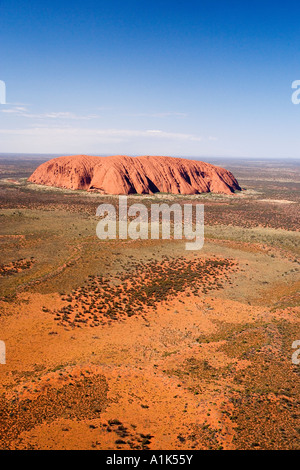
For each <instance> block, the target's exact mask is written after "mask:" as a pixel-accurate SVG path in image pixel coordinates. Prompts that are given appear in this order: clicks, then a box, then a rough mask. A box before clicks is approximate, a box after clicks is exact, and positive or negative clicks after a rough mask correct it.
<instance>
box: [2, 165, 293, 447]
mask: <svg viewBox="0 0 300 470" xmlns="http://www.w3.org/2000/svg"><path fill="white" fill-rule="evenodd" d="M41 161H42V160H38V159H33V158H30V157H29V156H23V157H22V158H21V157H19V158H18V159H16V157H12V156H1V158H0V220H1V228H0V245H1V261H0V282H1V294H0V295H1V298H0V340H3V341H5V343H6V364H5V365H4V364H3V365H2V364H0V448H2V449H298V450H299V449H300V419H299V418H300V412H299V403H300V398H299V396H300V383H299V382H300V364H299V365H297V364H293V362H292V354H293V353H294V352H295V350H294V349H293V348H292V343H293V342H294V341H296V340H300V307H299V305H300V303H299V297H300V294H299V291H300V275H299V273H300V263H299V259H300V258H299V254H300V235H299V202H300V191H299V189H300V166H299V161H298V162H297V161H288V160H287V161H274V162H271V161H267V160H266V161H256V162H255V161H252V162H251V161H238V160H227V161H226V160H225V159H224V160H220V161H211V163H216V164H219V165H220V166H224V167H225V168H227V169H228V170H230V171H232V172H233V174H234V176H235V177H236V178H237V179H238V181H239V184H240V185H241V187H242V188H243V191H241V192H238V193H236V194H235V195H234V196H223V195H218V194H203V195H197V196H172V195H168V194H156V195H153V196H144V197H142V196H139V195H134V196H130V197H129V203H130V202H131V201H132V202H143V203H144V204H146V205H147V207H150V204H151V203H152V202H172V203H173V202H179V203H180V204H184V203H187V202H189V203H197V202H201V203H204V205H205V244H204V247H203V249H202V250H199V251H186V250H185V243H184V241H181V240H136V241H132V240H128V241H122V240H115V241H100V240H99V239H98V238H97V236H96V225H97V222H98V218H97V217H96V215H95V214H96V208H97V206H98V205H99V204H100V203H102V202H106V203H107V202H110V203H114V204H117V203H118V198H117V197H111V196H100V195H97V194H94V193H93V194H89V193H86V192H83V191H70V190H60V189H55V188H50V187H43V186H37V185H33V184H29V183H27V181H26V180H27V177H28V176H29V175H30V174H31V172H32V171H33V170H34V169H35V168H36V167H37V166H38V165H39V163H40V162H41ZM209 162H210V161H209Z"/></svg>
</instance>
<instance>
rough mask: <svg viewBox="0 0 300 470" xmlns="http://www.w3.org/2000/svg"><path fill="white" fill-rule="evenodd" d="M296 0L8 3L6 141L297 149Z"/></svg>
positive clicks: (27, 146) (80, 150)
mask: <svg viewBox="0 0 300 470" xmlns="http://www.w3.org/2000/svg"><path fill="white" fill-rule="evenodd" d="M299 16H300V4H299V2H292V3H290V4H289V8H287V5H286V3H285V2H276V3H274V4H272V5H270V2H261V1H258V0H252V1H251V2H250V1H247V0H246V1H244V2H237V1H222V0H221V1H218V2H217V3H215V2H211V1H208V0H201V1H194V0H187V1H185V2H183V1H181V0H179V1H176V2H173V1H172V2H171V1H170V0H163V1H162V2H158V1H153V0H152V1H151V2H150V1H148V0H143V1H140V0H110V1H102V0H101V1H99V0H98V1H96V0H86V1H85V2H81V1H79V0H74V1H72V2H59V1H58V0H52V1H51V2H50V1H47V0H46V1H44V2H40V1H39V0H32V1H31V2H30V8H29V7H28V5H27V4H26V2H25V3H24V2H21V1H20V0H10V1H7V0H4V1H1V2H0V18H1V33H0V34H1V39H2V40H1V41H0V52H1V68H0V80H1V81H3V82H5V85H6V104H0V151H1V152H2V153H3V152H9V153H38V154H39V153H43V154H44V153H46V154H51V155H54V154H58V155H68V154H90V155H91V154H94V155H116V154H126V155H171V156H188V157H197V158H198V157H199V158H200V159H202V160H205V159H206V158H207V157H205V156H208V157H212V158H217V157H221V156H228V157H230V156H231V157H240V156H242V157H243V158H272V159H274V158H288V157H291V158H297V157H299V149H300V145H299V144H300V105H296V104H293V103H292V99H291V97H292V92H293V90H292V83H293V82H294V81H296V80H300V69H299V63H300V49H299V43H300V29H299Z"/></svg>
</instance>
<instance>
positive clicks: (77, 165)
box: [28, 155, 241, 194]
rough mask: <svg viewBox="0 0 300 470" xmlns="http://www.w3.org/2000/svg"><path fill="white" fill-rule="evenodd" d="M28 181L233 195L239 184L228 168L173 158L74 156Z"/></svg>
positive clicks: (111, 190) (102, 189)
mask: <svg viewBox="0 0 300 470" xmlns="http://www.w3.org/2000/svg"><path fill="white" fill-rule="evenodd" d="M28 181H29V182H31V183H36V184H42V185H47V186H54V187H58V188H66V189H73V190H75V189H82V190H86V191H96V192H99V193H101V194H153V193H158V192H161V193H172V194H199V193H209V192H213V193H223V194H232V193H234V191H236V190H240V189H241V188H240V186H239V184H238V182H237V180H236V179H235V177H234V176H233V174H232V173H230V171H228V170H225V169H224V168H221V167H218V166H215V165H212V164H210V163H204V162H201V161H197V160H188V159H185V158H175V157H158V156H141V157H129V156H124V155H114V156H109V157H96V156H88V155H73V156H65V157H58V158H53V159H51V160H49V161H47V162H45V163H43V164H41V165H40V166H39V167H38V168H37V169H36V170H35V171H34V173H33V174H32V175H31V176H30V177H29V179H28Z"/></svg>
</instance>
